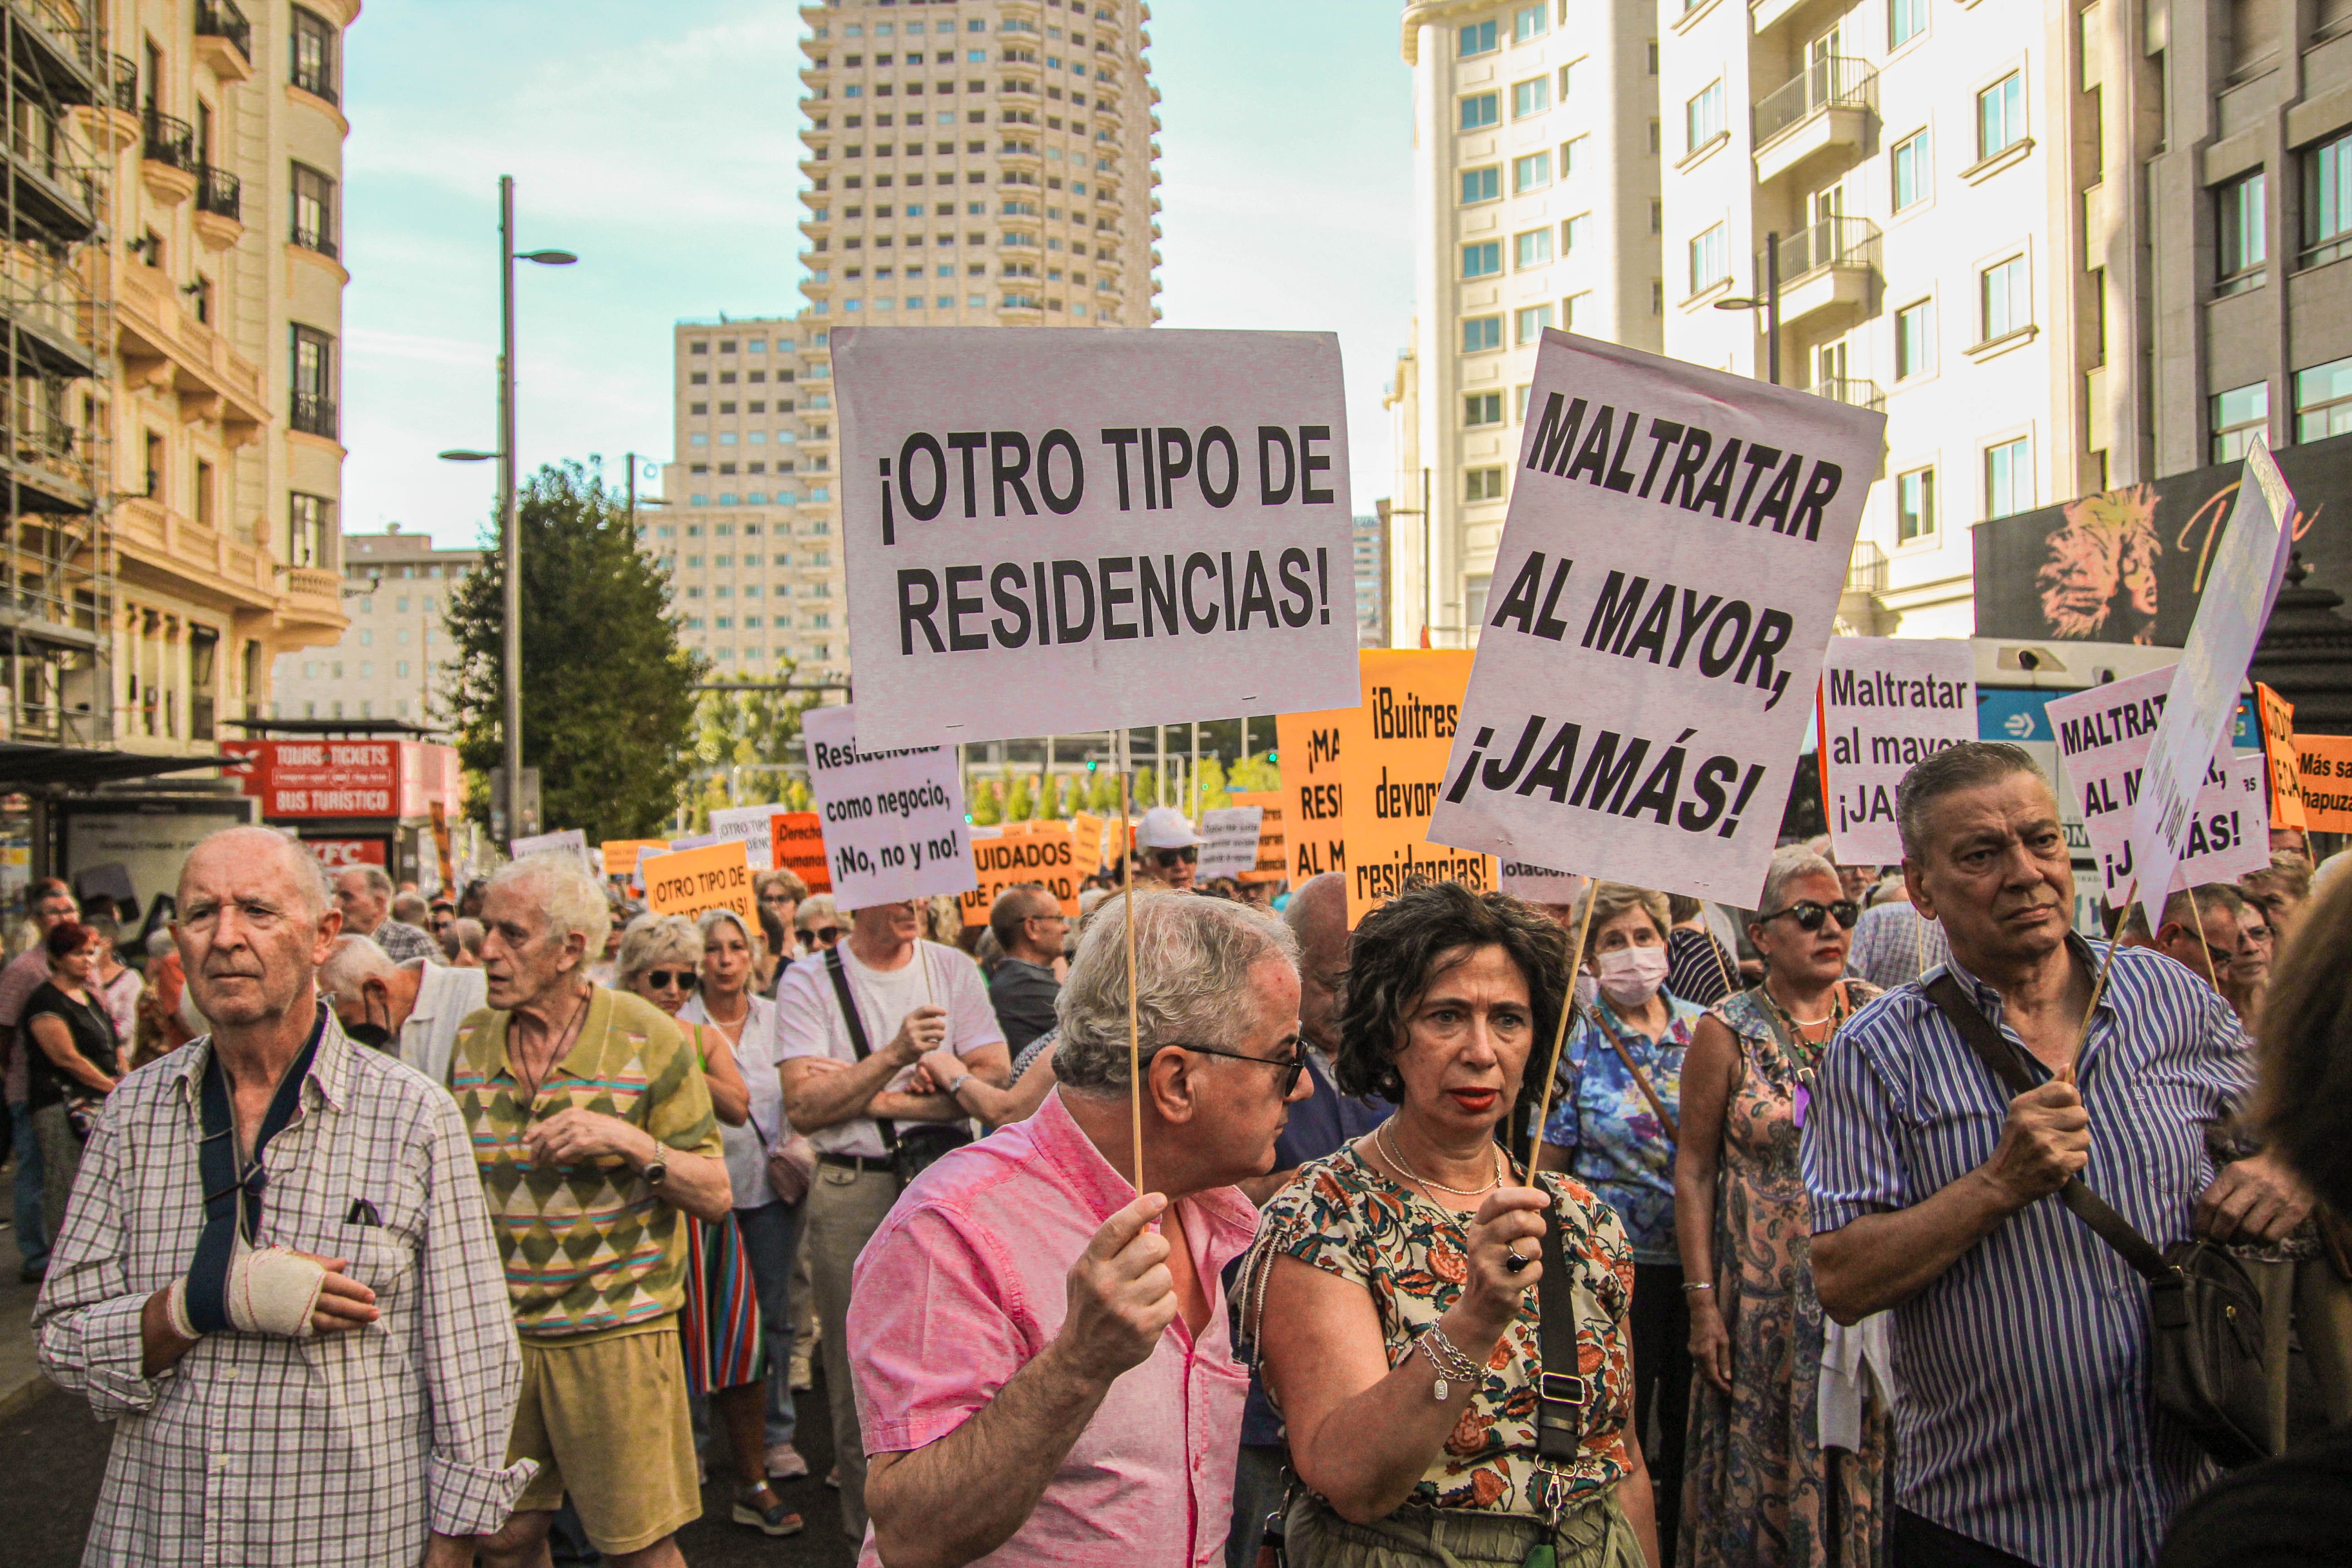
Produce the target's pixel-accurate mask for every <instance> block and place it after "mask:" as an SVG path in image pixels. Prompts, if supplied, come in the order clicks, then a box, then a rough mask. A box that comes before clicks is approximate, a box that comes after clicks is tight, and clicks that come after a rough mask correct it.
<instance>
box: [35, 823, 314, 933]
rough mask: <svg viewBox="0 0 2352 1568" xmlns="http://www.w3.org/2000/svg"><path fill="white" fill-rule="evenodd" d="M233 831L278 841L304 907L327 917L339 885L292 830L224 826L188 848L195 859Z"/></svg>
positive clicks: (276, 843) (312, 921) (311, 919)
mask: <svg viewBox="0 0 2352 1568" xmlns="http://www.w3.org/2000/svg"><path fill="white" fill-rule="evenodd" d="M232 833H234V834H237V835H240V836H243V835H247V834H260V835H263V836H265V837H267V838H268V840H269V841H270V842H272V843H273V844H275V845H276V847H277V848H278V853H279V854H280V855H281V856H282V857H283V858H285V861H286V865H287V867H288V868H289V869H290V870H291V871H292V872H293V874H294V890H295V892H296V893H298V894H299V895H300V897H301V900H302V903H303V906H304V908H305V909H306V910H308V911H309V913H310V922H311V923H312V924H313V925H316V924H317V923H318V922H319V921H322V920H324V919H326V917H327V911H328V910H331V909H333V908H334V907H335V885H334V883H333V882H332V881H331V879H329V878H328V876H327V868H326V866H325V865H324V864H323V863H322V862H321V861H320V858H318V857H317V856H316V855H313V854H311V853H310V851H309V850H308V849H305V848H304V847H302V841H301V840H300V839H299V838H297V837H294V835H292V834H291V833H288V832H285V831H283V830H281V829H279V828H275V827H260V826H250V825H248V826H242V827H224V828H222V829H221V830H220V831H219V832H218V833H208V834H206V835H205V837H202V838H200V839H198V840H197V841H196V847H195V849H191V850H189V851H188V858H189V859H194V858H195V855H196V851H197V850H200V849H203V848H205V847H207V846H208V845H210V844H212V843H213V842H214V841H215V839H221V838H226V837H228V836H229V835H230V834H232ZM181 865H182V867H183V868H185V866H186V865H187V861H185V860H183V861H182V862H181ZM35 897H36V899H39V898H43V897H47V895H46V894H36V895H35Z"/></svg>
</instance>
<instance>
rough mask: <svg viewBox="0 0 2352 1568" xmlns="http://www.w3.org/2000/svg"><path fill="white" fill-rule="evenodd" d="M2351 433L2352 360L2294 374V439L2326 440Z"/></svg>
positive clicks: (2323, 365) (2334, 362) (2322, 365)
mask: <svg viewBox="0 0 2352 1568" xmlns="http://www.w3.org/2000/svg"><path fill="white" fill-rule="evenodd" d="M2347 431H2352V359H2339V360H2333V361H2330V362H2329V363H2326V364H2315V365H2313V366H2312V367H2311V368H2310V369H2309V370H2299V371H2296V372H2295V373H2294V438H2295V439H2296V440H2298V441H2319V440H2325V439H2326V437H2330V436H2341V435H2343V434H2345V433H2346V432H2347Z"/></svg>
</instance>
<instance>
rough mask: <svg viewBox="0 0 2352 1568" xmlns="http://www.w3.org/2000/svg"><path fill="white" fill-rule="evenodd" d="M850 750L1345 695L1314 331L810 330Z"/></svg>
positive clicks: (1317, 701)
mask: <svg viewBox="0 0 2352 1568" xmlns="http://www.w3.org/2000/svg"><path fill="white" fill-rule="evenodd" d="M832 347H833V379H834V387H835V397H836V398H837V399H838V400H839V409H838V412H839V414H840V416H841V446H842V532H843V534H844V535H845V538H844V542H843V545H844V549H845V552H846V553H847V566H848V577H849V657H850V660H851V662H852V663H853V664H855V665H856V668H857V708H858V711H859V712H860V714H861V715H863V717H862V718H861V719H860V720H859V723H860V724H861V725H862V726H863V727H864V731H865V734H866V744H868V745H872V746H877V747H880V746H913V745H925V744H930V743H934V742H939V741H942V740H945V741H948V742H966V741H988V740H1001V739H1004V738H1006V737H1011V736H1022V735H1048V734H1070V733H1075V732H1076V731H1082V730H1106V729H1116V728H1118V727H1120V726H1123V725H1135V724H1158V723H1172V722H1177V721H1186V720H1191V719H1195V718H1197V717H1199V716H1200V715H1201V714H1203V713H1222V714H1246V715H1266V714H1277V713H1282V712H1300V711H1305V710H1313V709H1324V708H1336V707H1340V706H1344V705H1347V704H1351V703H1353V702H1354V701H1356V700H1357V693H1356V630H1355V622H1354V609H1353V602H1354V599H1353V595H1354V591H1355V588H1354V584H1355V569H1354V566H1353V564H1352V561H1353V556H1352V554H1351V553H1350V552H1351V551H1352V549H1353V543H1352V540H1351V533H1350V521H1349V520H1350V517H1351V512H1350V508H1349V497H1348V423H1347V408H1346V404H1345V401H1344V397H1343V392H1342V388H1341V384H1340V378H1339V340H1338V339H1337V338H1336V337H1334V336H1332V335H1331V334H1329V333H1318V332H1231V331H1164V330H1160V329H1157V328H1155V329H1152V330H1151V331H1142V330H1139V329H1138V330H1116V329H1100V330H1096V331H1084V332H1007V331H997V330H995V329H992V328H948V327H920V328H896V329H894V328H881V329H877V328H872V327H857V328H845V327H835V329H834V330H833V343H832Z"/></svg>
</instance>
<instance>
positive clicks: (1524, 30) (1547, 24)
mask: <svg viewBox="0 0 2352 1568" xmlns="http://www.w3.org/2000/svg"><path fill="white" fill-rule="evenodd" d="M1656 18H1657V11H1656V7H1655V6H1654V5H1648V4H1643V3H1639V0H1603V3H1602V4H1600V5H1575V6H1571V5H1570V4H1569V0H1507V3H1498V0H1412V4H1409V5H1406V6H1405V8H1404V13H1403V24H1402V25H1403V36H1402V41H1403V53H1404V58H1405V61H1406V63H1407V64H1409V65H1410V66H1412V80H1413V87H1412V92H1413V208H1414V228H1413V247H1414V264H1415V265H1414V301H1415V316H1414V321H1413V335H1412V345H1411V346H1410V347H1408V348H1407V349H1406V350H1405V351H1404V352H1403V353H1402V354H1400V355H1399V357H1398V361H1397V369H1396V376H1395V379H1394V380H1393V381H1392V382H1391V384H1390V386H1389V389H1388V396H1387V407H1388V409H1389V412H1390V416H1391V422H1392V428H1393V431H1394V435H1395V440H1396V451H1397V473H1396V482H1395V489H1394V491H1393V494H1392V498H1391V500H1392V503H1393V504H1392V505H1391V510H1390V517H1391V527H1390V530H1389V546H1388V547H1389V559H1390V570H1389V572H1388V574H1387V577H1388V584H1389V590H1388V591H1389V604H1388V606H1387V609H1388V613H1387V615H1386V616H1385V617H1384V621H1385V626H1386V628H1387V631H1388V633H1389V636H1390V637H1391V639H1393V640H1397V641H1401V642H1407V643H1410V642H1412V641H1416V640H1419V641H1422V642H1423V643H1424V644H1425V645H1426V646H1433V647H1470V646H1472V645H1473V644H1475V641H1476V640H1477V626H1478V624H1479V621H1480V619H1481V616H1480V611H1481V609H1482V608H1483V606H1484V605H1485V602H1486V590H1487V586H1488V584H1489V581H1490V579H1491V577H1492V575H1493V571H1494V560H1495V549H1496V544H1497V542H1499V541H1500V539H1501V537H1502V531H1503V513H1504V509H1505V507H1506V505H1507V502H1508V500H1509V493H1510V477H1509V476H1510V472H1511V468H1512V458H1513V457H1514V456H1515V455H1516V454H1517V450H1518V441H1519V430H1520V426H1521V425H1522V423H1523V422H1524V420H1525V417H1526V414H1527V396H1528V384H1529V383H1530V382H1531V380H1532V379H1533V377H1534V374H1535V355H1536V345H1537V343H1538V342H1539V341H1540V339H1541V338H1542V335H1543V332H1544V330H1545V329H1546V328H1549V327H1558V328H1561V329H1564V330H1566V331H1574V332H1579V333H1581V334H1583V335H1585V336H1587V337H1595V338H1605V339H1607V340H1609V341H1610V342H1621V343H1628V344H1631V345H1633V347H1636V348H1645V349H1650V350H1653V351H1655V350H1657V349H1658V348H1659V347H1660V345H1661V338H1660V328H1661V325H1662V320H1661V314H1660V312H1661V310H1662V309H1663V305H1664V301H1663V297H1662V294H1661V289H1662V282H1661V279H1662V277H1663V274H1662V272H1661V269H1660V254H1661V253H1660V240H1659V233H1658V226H1659V211H1658V205H1657V194H1658V163H1659V159H1658V152H1659V146H1658V52H1657V51H1658V40H1657V36H1656V35H1657V26H1656Z"/></svg>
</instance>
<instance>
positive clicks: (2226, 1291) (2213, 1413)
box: [1926, 970, 2271, 1467]
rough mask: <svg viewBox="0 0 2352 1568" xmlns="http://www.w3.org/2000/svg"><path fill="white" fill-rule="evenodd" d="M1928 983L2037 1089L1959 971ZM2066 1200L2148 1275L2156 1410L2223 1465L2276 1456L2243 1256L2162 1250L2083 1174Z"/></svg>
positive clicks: (2200, 1247) (1990, 1057)
mask: <svg viewBox="0 0 2352 1568" xmlns="http://www.w3.org/2000/svg"><path fill="white" fill-rule="evenodd" d="M1926 989H1927V999H1928V1000H1929V1001H1931V1002H1933V1003H1935V1005H1937V1007H1938V1008H1940V1009H1941V1010H1942V1011H1943V1014H1944V1016H1946V1017H1948V1018H1949V1019H1950V1020H1951V1021H1952V1023H1953V1026H1955V1027H1957V1028H1958V1030H1959V1031H1960V1038H1962V1039H1963V1040H1966V1041H1967V1042H1968V1043H1969V1048H1970V1049H1971V1050H1973V1051H1975V1052H1976V1054H1977V1057H1978V1059H1979V1060H1980V1061H1982V1062H1983V1063H1984V1065H1985V1066H1986V1068H1988V1069H1990V1071H1991V1073H1992V1075H1993V1076H1994V1077H1995V1078H1996V1079H2000V1082H2001V1083H2002V1084H2003V1085H2005V1086H2006V1087H2007V1088H2008V1089H2009V1091H2010V1093H2011V1095H2012V1096H2015V1095H2020V1094H2023V1093H2025V1092H2026V1091H2027V1090H2029V1089H2033V1088H2035V1087H2036V1085H2035V1083H2034V1081H2033V1075H2032V1073H2031V1072H2030V1071H2029V1070H2027V1068H2026V1066H2025V1064H2024V1062H2022V1061H2021V1060H2020V1059H2019V1053H2018V1049H2017V1047H2016V1046H2015V1045H2013V1044H2012V1043H2011V1041H2010V1039H2009V1037H2007V1036H2005V1035H2003V1034H2002V1033H2001V1032H2000V1030H1999V1029H1996V1028H1994V1027H1993V1026H1992V1024H1991V1021H1990V1020H1989V1019H1988V1018H1986V1017H1985V1016H1984V1015H1983V1014H1982V1013H1980V1012H1979V1011H1978V1010H1977V1007H1976V1004H1975V1003H1973V1002H1971V1001H1969V998H1968V995H1967V994H1966V993H1964V992H1963V991H1961V989H1960V985H1959V982H1958V981H1957V980H1955V979H1953V978H1952V973H1951V971H1949V970H1943V971H1940V972H1939V973H1937V975H1936V977H1935V979H1933V980H1931V981H1929V982H1928V983H1927V988H1926ZM2058 1198H2059V1201H2060V1202H2062V1203H2063V1204H2064V1205H2066V1206H2067V1207H2068V1208H2070V1209H2072V1210H2074V1216H2075V1217H2076V1218H2077V1219H2080V1220H2081V1221H2082V1222H2083V1223H2084V1225H2087V1226H2090V1227H2091V1228H2092V1229H2093V1230H2094V1231H2095V1232H2097V1233H2098V1237H2099V1239H2100V1240H2102V1241H2104V1242H2105V1243H2106V1244H2107V1245H2108V1246H2109V1247H2113V1248H2115V1249H2116V1252H2117V1253H2118V1254H2120V1255H2121V1256H2122V1258H2123V1260H2124V1261H2125V1262H2126V1263H2128V1264H2130V1265H2131V1266H2132V1268H2133V1270H2134V1271H2135V1272H2137V1274H2138V1275H2139V1277H2140V1278H2141V1279H2145V1280H2147V1296H2148V1301H2147V1308H2148V1310H2147V1384H2148V1391H2149V1393H2150V1394H2152V1395H2153V1396H2154V1398H2155V1400H2156V1403H2157V1406H2158V1408H2159V1409H2161V1410H2163V1411H2164V1412H2165V1413H2166V1414H2167V1415H2170V1416H2171V1417H2172V1418H2173V1419H2174V1420H2175V1421H2177V1422H2179V1424H2180V1426H2182V1428H2183V1429H2184V1430H2186V1431H2187V1432H2188V1434H2189V1436H2190V1437H2192V1438H2194V1439H2195V1440H2196V1443H2197V1446H2198V1447H2200V1448H2202V1449H2204V1450H2205V1452H2206V1453H2207V1454H2208V1455H2210V1456H2211V1457H2212V1458H2214V1459H2215V1460H2216V1461H2218V1462H2219V1463H2221V1464H2223V1465H2227V1466H2231V1467H2236V1466H2240V1465H2248V1464H2252V1463H2253V1462H2254V1461H2255V1460H2257V1459H2266V1458H2270V1457H2271V1439H2270V1430H2271V1426H2270V1375H2269V1373H2268V1371H2267V1370H2266V1369H2265V1368H2264V1366H2263V1301H2262V1294H2261V1292H2260V1291H2258V1290H2257V1289H2255V1288H2254V1282H2253V1280H2252V1279H2251V1278H2250V1277H2249V1276H2248V1275H2247V1273H2246V1271H2245V1269H2244V1268H2242V1267H2241V1266H2240V1265H2239V1263H2238V1260H2237V1259H2236V1258H2232V1257H2231V1255H2230V1253H2229V1252H2228V1250H2227V1249H2226V1248H2223V1247H2218V1246H2216V1245H2215V1244H2213V1243H2212V1242H2210V1241H2182V1242H2176V1243H2174V1244H2173V1245H2172V1246H2171V1247H2167V1248H2165V1249H2164V1250H2163V1251H2162V1252H2158V1250H2157V1248H2156V1245H2155V1243H2153V1242H2151V1241H2149V1240H2148V1239H2147V1237H2144V1236H2142V1235H2141V1234H2140V1233H2139V1232H2138V1230H2137V1229H2136V1228H2135V1227H2134V1226H2133V1225H2132V1223H2131V1221H2129V1220H2127V1219H2126V1218H2124V1216H2123V1215H2119V1214H2117V1213H2116V1211H2115V1209H2114V1208H2113V1207H2111V1206H2109V1205H2108V1204H2107V1203H2106V1201H2105V1199H2103V1198H2101V1197H2100V1196H2099V1195H2098V1194H2096V1193H2094V1192H2092V1191H2091V1189H2090V1188H2088V1187H2086V1186H2084V1184H2083V1178H2082V1177H2080V1176H2074V1177H2071V1178H2069V1179H2068V1181H2067V1183H2066V1184H2065V1185H2064V1186H2063V1187H2061V1188H2059V1189H2058Z"/></svg>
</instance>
